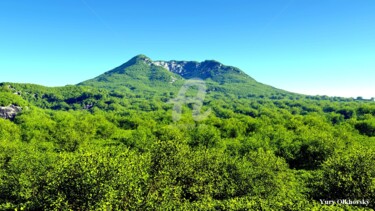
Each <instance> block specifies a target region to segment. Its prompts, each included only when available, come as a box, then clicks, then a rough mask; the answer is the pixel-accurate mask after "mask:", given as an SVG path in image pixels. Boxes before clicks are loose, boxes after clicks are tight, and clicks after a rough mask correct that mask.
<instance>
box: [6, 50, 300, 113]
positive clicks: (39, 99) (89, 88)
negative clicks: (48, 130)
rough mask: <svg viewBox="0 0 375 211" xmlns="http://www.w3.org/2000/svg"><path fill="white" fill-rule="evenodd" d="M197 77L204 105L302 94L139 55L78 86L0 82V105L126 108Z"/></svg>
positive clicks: (224, 69) (214, 67)
mask: <svg viewBox="0 0 375 211" xmlns="http://www.w3.org/2000/svg"><path fill="white" fill-rule="evenodd" d="M195 78H199V79H201V80H202V81H204V84H205V93H206V94H207V95H206V101H205V103H208V102H209V101H210V99H238V98H256V99H257V98H271V99H285V98H299V97H301V96H302V95H298V94H293V93H290V92H287V91H284V90H280V89H276V88H274V87H271V86H268V85H265V84H262V83H259V82H257V81H256V80H254V79H253V78H252V77H250V76H248V75H247V74H246V73H245V72H243V71H242V70H240V69H238V68H236V67H232V66H227V65H224V64H221V63H220V62H217V61H214V60H206V61H203V62H196V61H175V60H171V61H153V60H151V59H150V58H148V57H147V56H144V55H138V56H135V57H133V58H132V59H130V60H129V61H127V62H125V63H124V64H122V65H120V66H118V67H116V68H114V69H112V70H110V71H107V72H105V73H103V74H102V75H99V76H97V77H95V78H93V79H90V80H87V81H84V82H81V83H79V84H77V85H69V86H64V87H44V86H40V85H34V84H17V83H0V88H1V90H2V91H1V90H0V106H9V105H19V106H21V107H27V106H30V105H35V106H37V107H39V108H48V109H53V110H70V109H74V110H79V109H90V108H92V107H97V108H100V109H104V110H106V109H109V108H111V106H112V107H113V105H115V104H116V105H120V107H123V106H126V105H127V103H133V101H134V100H135V101H137V100H141V99H142V100H151V99H154V100H156V101H162V102H167V101H169V100H171V99H174V98H175V97H176V95H177V93H179V90H181V88H182V87H183V86H184V84H185V83H187V82H188V80H189V79H195ZM197 88H198V87H194V86H192V87H191V88H190V89H188V91H187V93H186V95H187V96H196V90H197ZM124 100H130V101H129V102H124ZM112 109H114V108H112Z"/></svg>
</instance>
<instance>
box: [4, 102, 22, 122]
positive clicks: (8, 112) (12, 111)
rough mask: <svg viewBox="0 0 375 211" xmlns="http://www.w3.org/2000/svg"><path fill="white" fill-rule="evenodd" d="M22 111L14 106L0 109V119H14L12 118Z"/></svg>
mask: <svg viewBox="0 0 375 211" xmlns="http://www.w3.org/2000/svg"><path fill="white" fill-rule="evenodd" d="M21 111H22V108H21V107H19V106H15V105H10V106H6V107H0V118H3V119H14V117H15V116H16V115H17V114H18V113H19V112H21Z"/></svg>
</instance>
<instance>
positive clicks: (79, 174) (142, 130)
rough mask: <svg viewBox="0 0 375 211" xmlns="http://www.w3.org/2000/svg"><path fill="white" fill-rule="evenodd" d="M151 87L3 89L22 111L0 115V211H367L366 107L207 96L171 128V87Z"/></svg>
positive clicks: (291, 97)
mask: <svg viewBox="0 0 375 211" xmlns="http://www.w3.org/2000/svg"><path fill="white" fill-rule="evenodd" d="M142 77H143V76H142ZM145 77H146V76H145ZM147 77H148V76H147ZM152 77H157V78H159V79H160V80H165V79H166V78H165V77H167V76H165V75H163V74H162V73H160V74H159V73H155V75H152ZM159 79H158V80H159ZM142 80H144V79H142ZM210 83H212V84H213V85H215V84H216V85H217V82H214V81H211V82H208V84H210ZM135 85H136V84H135ZM159 85H160V86H159ZM159 85H155V87H154V88H153V89H150V90H151V92H152V93H156V94H155V95H154V94H152V93H148V92H147V90H143V91H145V92H141V91H139V92H137V91H135V92H133V91H132V90H131V87H125V88H123V89H121V88H119V89H114V87H113V84H112V85H110V86H111V87H110V88H105V87H102V84H99V85H98V86H95V85H94V84H91V86H89V85H88V84H85V86H83V85H81V86H66V87H59V88H47V87H42V86H36V85H27V84H13V83H3V84H1V88H0V90H1V91H0V106H7V105H10V104H13V105H19V106H22V107H23V111H22V112H21V113H19V114H18V115H17V116H16V118H15V119H13V120H8V119H1V118H0V210H15V209H17V210H22V209H23V210H366V209H368V210H370V209H371V208H372V209H374V208H375V201H374V199H375V168H374V163H375V138H374V137H375V116H374V115H375V104H374V102H371V101H366V100H361V99H345V98H330V97H325V96H321V97H318V96H317V97H311V96H302V95H296V94H291V93H287V92H283V91H279V90H276V91H275V92H270V93H268V94H267V93H257V92H254V93H252V94H246V95H242V94H240V92H241V91H238V93H233V92H221V91H211V92H210V93H208V95H207V96H206V98H205V99H204V104H203V108H202V110H203V111H204V110H207V109H209V108H210V109H211V110H212V113H211V114H210V115H209V116H208V118H206V119H204V120H203V121H199V122H196V121H194V120H193V118H192V113H191V112H192V111H191V110H192V106H191V105H184V107H183V109H182V118H181V120H180V121H179V122H173V121H172V107H173V105H171V104H170V103H168V101H169V100H171V99H172V98H174V97H175V96H176V94H177V91H178V88H177V86H176V87H175V88H173V89H172V88H171V89H170V90H168V89H164V88H163V86H162V84H159ZM140 86H143V85H140ZM166 86H175V85H170V84H168V85H166ZM217 86H218V87H221V88H223V89H225V86H219V85H217ZM257 86H260V85H257ZM228 87H229V86H228ZM208 88H209V89H212V88H213V86H211V85H208ZM231 89H235V88H233V87H232V88H231ZM237 89H238V90H241V88H237ZM320 199H326V200H338V199H350V200H362V199H364V200H369V202H370V204H369V205H368V206H367V207H366V206H364V205H339V204H336V205H331V206H330V205H322V204H321V202H320Z"/></svg>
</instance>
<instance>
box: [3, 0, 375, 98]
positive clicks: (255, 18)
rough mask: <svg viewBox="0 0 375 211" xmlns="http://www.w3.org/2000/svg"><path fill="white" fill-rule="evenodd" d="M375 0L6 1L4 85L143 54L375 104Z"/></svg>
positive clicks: (79, 76) (76, 76)
mask: <svg viewBox="0 0 375 211" xmlns="http://www.w3.org/2000/svg"><path fill="white" fill-rule="evenodd" d="M374 11H375V1H373V0H356V1H354V0H269V1H260V0H257V1H255V0H253V1H251V0H199V1H198V0H174V1H171V0H163V1H155V0H139V1H127V0H108V1H99V0H35V1H29V0H12V1H10V0H3V1H0V27H1V28H0V29H1V31H0V32H1V33H0V81H11V82H23V83H37V84H42V85H47V86H62V85H66V84H76V83H79V82H81V81H84V80H86V79H90V78H93V77H95V76H97V75H100V74H102V73H103V72H105V71H107V70H110V69H112V68H114V67H116V66H118V65H120V64H122V63H124V62H126V61H127V60H129V59H130V58H131V57H133V56H135V55H137V54H145V55H147V56H149V57H150V58H151V59H153V60H172V59H174V60H196V61H202V60H205V59H215V60H218V61H220V62H222V63H224V64H226V65H232V66H237V67H239V68H241V69H242V70H244V71H245V72H246V73H248V74H249V75H250V76H252V77H253V78H255V79H256V80H258V81H260V82H262V83H266V84H269V85H272V86H275V87H278V88H281V89H285V90H288V91H293V92H298V93H303V94H312V95H317V94H319V95H329V96H345V97H357V96H363V97H366V98H370V97H375V82H374V79H375V12H374Z"/></svg>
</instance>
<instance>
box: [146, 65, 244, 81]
mask: <svg viewBox="0 0 375 211" xmlns="http://www.w3.org/2000/svg"><path fill="white" fill-rule="evenodd" d="M152 64H153V65H156V66H159V67H163V68H165V69H167V70H168V71H170V72H173V73H176V74H178V75H181V76H182V77H184V78H194V77H197V78H202V79H206V78H211V77H213V76H214V75H215V74H220V72H222V73H225V72H231V71H232V72H234V73H237V74H242V73H243V72H242V71H241V70H239V69H238V68H235V67H231V66H225V65H223V64H221V63H220V62H217V61H214V60H206V61H203V62H194V61H175V60H172V61H154V62H152Z"/></svg>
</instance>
